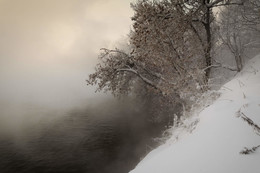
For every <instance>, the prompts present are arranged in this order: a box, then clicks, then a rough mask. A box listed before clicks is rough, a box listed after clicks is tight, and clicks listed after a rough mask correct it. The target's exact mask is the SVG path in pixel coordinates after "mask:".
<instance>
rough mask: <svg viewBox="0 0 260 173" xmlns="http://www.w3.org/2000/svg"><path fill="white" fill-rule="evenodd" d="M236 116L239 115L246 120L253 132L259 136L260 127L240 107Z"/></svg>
mask: <svg viewBox="0 0 260 173" xmlns="http://www.w3.org/2000/svg"><path fill="white" fill-rule="evenodd" d="M237 116H238V117H241V118H242V119H243V120H244V121H245V122H247V123H248V124H249V125H250V126H251V127H253V129H254V131H255V133H256V134H257V135H259V136H260V127H259V126H258V125H257V124H255V123H254V121H253V120H251V119H250V118H249V117H248V116H246V115H245V114H244V113H243V112H241V109H240V110H239V111H238V112H237Z"/></svg>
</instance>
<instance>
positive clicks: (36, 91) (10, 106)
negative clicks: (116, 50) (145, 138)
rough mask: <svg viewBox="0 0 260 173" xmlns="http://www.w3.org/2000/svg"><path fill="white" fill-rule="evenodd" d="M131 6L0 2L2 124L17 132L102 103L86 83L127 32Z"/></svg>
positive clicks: (116, 0) (60, 0) (100, 1)
mask: <svg viewBox="0 0 260 173" xmlns="http://www.w3.org/2000/svg"><path fill="white" fill-rule="evenodd" d="M129 3H130V1H120V0H107V1H104V0H87V1H82V0H77V1H73V0H37V1H35V0H12V1H9V0H0V37H1V39H0V120H1V121H0V122H2V124H6V126H10V127H11V126H12V125H13V126H14V128H15V127H17V125H18V124H19V123H20V122H21V121H34V120H31V119H38V118H39V117H45V116H47V115H46V114H47V113H46V112H49V111H50V112H56V113H57V114H63V112H66V111H68V110H71V109H74V108H76V107H84V106H85V105H86V104H89V103H91V102H92V101H93V98H95V99H99V100H100V99H102V97H103V96H104V95H103V94H95V93H94V91H95V88H93V87H88V86H86V82H85V80H86V79H87V77H88V74H90V73H91V72H93V70H94V66H95V65H96V63H97V62H98V60H97V56H98V53H99V49H100V48H102V47H113V46H114V44H115V43H116V42H117V40H120V39H122V38H123V37H124V36H125V35H126V34H127V33H128V31H129V29H130V24H131V21H130V17H131V15H132V11H131V9H130V5H129ZM26 116H30V118H25V117H26ZM51 116H53V115H51ZM28 119H29V120H28ZM4 121H5V122H4ZM7 124H8V125H7ZM11 128H13V127H11Z"/></svg>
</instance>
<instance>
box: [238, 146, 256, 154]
mask: <svg viewBox="0 0 260 173" xmlns="http://www.w3.org/2000/svg"><path fill="white" fill-rule="evenodd" d="M259 147H260V145H258V146H255V147H252V148H247V147H245V148H244V149H243V150H242V151H240V152H239V154H251V153H254V152H255V151H256V150H257V149H258V148H259Z"/></svg>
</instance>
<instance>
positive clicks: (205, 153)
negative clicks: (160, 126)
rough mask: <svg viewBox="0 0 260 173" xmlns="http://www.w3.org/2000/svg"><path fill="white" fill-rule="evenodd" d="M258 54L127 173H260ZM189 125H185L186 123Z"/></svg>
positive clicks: (259, 81)
mask: <svg viewBox="0 0 260 173" xmlns="http://www.w3.org/2000/svg"><path fill="white" fill-rule="evenodd" d="M259 70H260V55H258V56H256V57H255V58H253V59H251V60H250V61H249V62H248V64H247V65H246V67H245V68H244V69H243V71H241V72H240V73H239V74H237V75H236V77H235V78H234V79H233V80H231V81H230V82H228V83H226V84H225V85H224V86H223V87H222V88H221V89H220V92H221V96H220V97H219V98H218V99H217V100H216V101H215V102H214V103H213V104H212V105H210V106H208V107H207V108H205V109H204V110H203V111H201V112H200V113H199V114H198V115H193V116H192V117H191V118H189V120H186V122H184V125H182V126H181V127H179V129H175V131H173V135H172V136H171V138H170V139H169V140H168V141H167V142H166V143H165V144H164V145H162V146H160V147H158V148H157V149H155V150H153V151H152V152H150V153H149V154H148V155H147V156H146V157H145V158H144V159H143V160H142V161H141V162H140V163H139V164H138V165H137V167H136V168H135V169H134V170H132V171H131V172H130V173H173V172H176V173H231V172H236V173H245V172H250V173H259V171H260V147H259V148H255V151H254V152H252V153H250V154H242V153H241V151H245V147H246V148H248V149H251V148H253V147H256V146H259V145H260V133H259V132H258V131H257V129H255V128H253V127H252V126H250V125H249V124H248V122H246V121H245V120H243V116H246V117H248V118H249V119H251V120H252V121H253V122H254V123H255V124H256V125H258V126H260V71H259ZM185 123H186V124H188V128H184V127H187V126H185Z"/></svg>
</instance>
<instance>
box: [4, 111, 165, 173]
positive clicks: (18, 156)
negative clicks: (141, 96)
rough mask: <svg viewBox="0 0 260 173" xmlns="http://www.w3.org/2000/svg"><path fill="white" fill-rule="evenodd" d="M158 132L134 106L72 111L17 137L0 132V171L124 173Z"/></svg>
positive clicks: (158, 128) (28, 129)
mask: <svg viewBox="0 0 260 173" xmlns="http://www.w3.org/2000/svg"><path fill="white" fill-rule="evenodd" d="M95 109H96V108H95ZM100 109H101V108H100ZM111 110H112V111H111ZM161 131H162V127H161V126H160V127H159V126H155V125H154V124H153V123H151V121H149V120H148V119H147V115H145V113H143V111H140V110H133V109H132V108H129V109H125V108H123V109H120V110H117V109H115V108H109V110H77V111H72V112H70V113H68V115H66V116H64V117H62V118H59V119H58V120H56V121H54V122H52V123H46V122H45V121H41V122H39V123H37V124H35V125H34V126H30V128H27V129H26V130H25V133H24V135H22V136H20V137H18V138H17V137H16V138H14V137H11V136H1V137H0V156H1V157H0V172H1V173H126V172H129V171H130V170H132V169H134V167H135V166H136V164H137V163H138V162H139V161H140V159H141V158H142V157H144V156H145V155H146V154H147V152H149V151H150V150H151V149H152V148H154V147H156V145H158V143H156V142H154V140H153V137H156V136H158V135H160V132H161Z"/></svg>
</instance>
